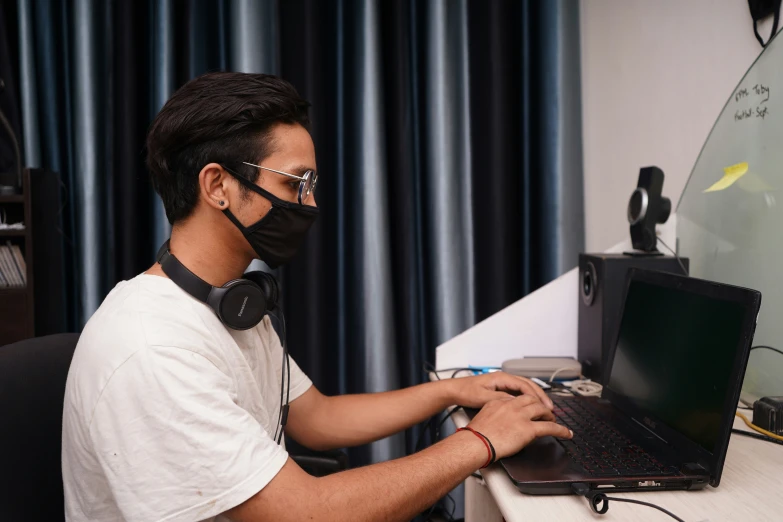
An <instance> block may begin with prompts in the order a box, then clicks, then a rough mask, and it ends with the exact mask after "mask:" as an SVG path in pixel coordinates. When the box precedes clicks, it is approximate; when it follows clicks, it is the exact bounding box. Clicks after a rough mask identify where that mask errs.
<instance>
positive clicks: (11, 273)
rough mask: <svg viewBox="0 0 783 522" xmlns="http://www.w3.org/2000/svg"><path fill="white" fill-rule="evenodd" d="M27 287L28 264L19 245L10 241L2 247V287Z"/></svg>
mask: <svg viewBox="0 0 783 522" xmlns="http://www.w3.org/2000/svg"><path fill="white" fill-rule="evenodd" d="M26 285H27V264H26V263H25V260H24V256H23V255H22V250H21V249H20V248H19V245H14V244H12V243H11V242H10V241H9V242H8V243H7V244H6V245H0V287H5V288H9V287H10V288H23V287H24V286H26Z"/></svg>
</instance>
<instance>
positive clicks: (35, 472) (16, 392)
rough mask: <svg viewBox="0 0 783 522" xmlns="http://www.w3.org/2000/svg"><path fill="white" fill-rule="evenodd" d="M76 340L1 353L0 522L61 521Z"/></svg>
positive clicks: (48, 340)
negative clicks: (66, 407) (67, 399)
mask: <svg viewBox="0 0 783 522" xmlns="http://www.w3.org/2000/svg"><path fill="white" fill-rule="evenodd" d="M78 339H79V335H78V334H56V335H48V336H45V337H37V338H34V339H28V340H25V341H19V342H17V343H14V344H9V345H6V346H2V347H0V520H46V521H61V520H65V515H64V509H63V504H64V500H63V480H62V467H61V461H60V455H61V445H62V419H63V398H64V396H65V381H66V378H67V376H68V368H69V367H70V364H71V359H72V357H73V352H74V349H75V348H76V343H77V341H78Z"/></svg>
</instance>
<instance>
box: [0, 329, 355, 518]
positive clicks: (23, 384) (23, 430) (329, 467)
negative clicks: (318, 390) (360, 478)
mask: <svg viewBox="0 0 783 522" xmlns="http://www.w3.org/2000/svg"><path fill="white" fill-rule="evenodd" d="M78 340H79V335H78V334H56V335H49V336H45V337H36V338H33V339H27V340H24V341H19V342H17V343H13V344H9V345H6V346H2V347H0V520H46V521H48V522H57V521H62V520H64V519H65V516H64V512H63V511H64V510H63V503H64V499H63V482H62V467H61V459H60V455H61V453H60V451H61V445H62V414H63V398H64V396H65V381H66V378H67V377H68V368H69V367H70V364H71V359H72V358H73V352H74V350H75V348H76V343H77V342H78ZM294 451H295V452H296V454H294V453H291V458H293V459H294V460H296V461H297V462H298V463H299V464H300V466H302V467H303V468H304V469H305V470H306V471H307V472H309V473H310V474H312V475H315V476H324V475H328V474H330V473H334V472H336V471H340V470H343V469H346V468H347V467H348V457H347V455H346V454H345V453H343V452H340V451H333V452H313V451H309V450H307V449H306V448H303V447H297V448H295V449H294Z"/></svg>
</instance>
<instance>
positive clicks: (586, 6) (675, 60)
mask: <svg viewBox="0 0 783 522" xmlns="http://www.w3.org/2000/svg"><path fill="white" fill-rule="evenodd" d="M580 4H581V6H580V7H581V12H580V30H581V40H582V48H581V53H582V97H583V98H582V111H583V112H582V117H583V138H584V175H585V180H584V181H585V218H586V223H585V231H586V240H587V241H586V246H587V249H588V251H601V250H604V249H606V248H608V247H610V246H612V245H614V244H616V243H618V242H619V241H621V240H623V239H625V238H626V237H627V236H628V234H629V232H628V222H627V221H626V218H625V209H626V203H627V201H628V197H629V196H630V194H631V192H632V191H633V189H634V187H635V186H636V180H637V177H638V175H639V168H640V167H643V166H648V165H657V166H658V167H660V168H661V169H663V172H664V175H665V181H664V195H665V196H667V197H669V198H671V200H672V206H673V207H676V204H677V201H678V200H679V197H680V194H681V193H682V190H683V189H684V188H685V183H686V181H687V180H688V176H689V175H690V172H691V169H692V168H693V165H694V163H695V161H696V158H697V156H698V154H699V151H700V150H701V147H702V145H703V144H704V141H705V140H706V138H707V135H708V134H709V131H710V129H711V128H712V125H713V123H714V122H715V119H716V118H717V117H718V114H719V113H720V111H721V109H722V108H723V106H724V104H725V103H726V100H727V99H728V97H729V96H730V95H731V93H732V91H733V90H734V88H735V87H736V85H737V84H738V83H739V81H740V79H741V78H742V76H743V75H744V74H745V72H746V71H747V69H748V68H749V67H750V65H751V64H752V63H753V61H754V60H755V59H756V57H757V56H758V54H759V53H760V52H761V50H762V48H761V45H759V43H758V41H757V40H756V37H755V36H754V34H753V22H752V20H751V18H750V12H749V10H748V2H747V0H580ZM771 27H772V23H771V17H770V18H769V19H768V20H765V22H764V24H762V25H761V26H760V28H759V32H760V33H761V35H762V37H763V38H764V40H765V41H766V40H767V38H768V37H769V31H770V29H771Z"/></svg>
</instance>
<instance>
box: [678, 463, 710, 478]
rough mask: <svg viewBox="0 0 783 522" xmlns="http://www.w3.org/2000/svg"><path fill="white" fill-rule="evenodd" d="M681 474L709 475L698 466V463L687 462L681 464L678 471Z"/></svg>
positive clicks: (707, 471) (705, 469)
mask: <svg viewBox="0 0 783 522" xmlns="http://www.w3.org/2000/svg"><path fill="white" fill-rule="evenodd" d="M680 471H682V472H683V473H685V474H686V475H687V474H692V475H709V470H707V468H705V467H704V466H702V465H701V464H699V463H698V462H687V463H685V464H683V466H682V469H681V470H680Z"/></svg>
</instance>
